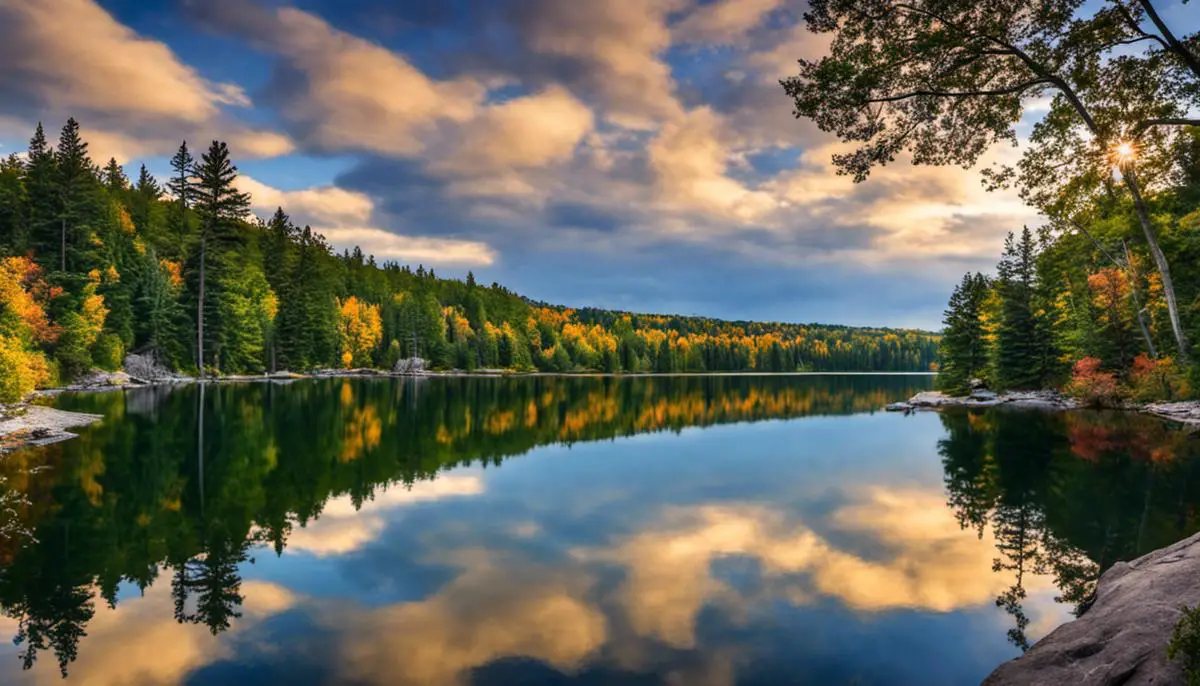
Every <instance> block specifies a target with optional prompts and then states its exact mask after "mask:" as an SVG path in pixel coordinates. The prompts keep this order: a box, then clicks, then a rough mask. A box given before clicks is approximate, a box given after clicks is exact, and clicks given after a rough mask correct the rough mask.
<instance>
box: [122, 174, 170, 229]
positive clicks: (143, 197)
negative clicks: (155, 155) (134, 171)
mask: <svg viewBox="0 0 1200 686" xmlns="http://www.w3.org/2000/svg"><path fill="white" fill-rule="evenodd" d="M162 195H163V190H162V187H160V186H159V185H158V181H156V180H155V178H154V177H153V176H151V175H150V172H148V171H146V165H144V164H143V165H142V168H141V170H140V171H139V172H138V179H137V183H136V184H135V185H134V187H133V192H132V193H131V194H130V206H129V218H130V219H131V220H133V225H134V227H135V228H137V230H138V233H140V234H142V235H143V236H145V237H147V238H150V239H152V240H153V239H156V238H158V237H159V228H158V227H157V226H155V221H154V216H155V210H156V209H157V206H158V202H159V200H161V199H162ZM156 244H157V241H156Z"/></svg>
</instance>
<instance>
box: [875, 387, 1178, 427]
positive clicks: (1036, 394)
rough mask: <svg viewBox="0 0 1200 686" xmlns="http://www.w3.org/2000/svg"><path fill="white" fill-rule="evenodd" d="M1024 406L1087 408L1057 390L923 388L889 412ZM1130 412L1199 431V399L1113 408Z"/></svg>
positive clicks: (892, 405)
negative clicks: (964, 392)
mask: <svg viewBox="0 0 1200 686" xmlns="http://www.w3.org/2000/svg"><path fill="white" fill-rule="evenodd" d="M1000 405H1004V406H1009V407H1025V408H1031V409H1041V410H1077V409H1084V406H1083V405H1080V404H1079V403H1078V402H1076V401H1075V399H1074V398H1069V397H1067V396H1064V395H1062V394H1061V393H1059V392H1057V391H1008V392H1004V393H995V392H992V391H987V390H977V391H973V392H972V393H971V394H970V395H965V396H952V395H946V394H945V393H942V392H941V391H923V392H921V393H918V394H916V395H914V396H913V397H911V398H909V399H908V400H905V401H901V402H895V403H892V404H890V405H888V406H887V407H886V408H884V409H886V410H887V411H888V412H905V413H908V412H915V411H919V410H937V409H941V408H943V407H996V406H1000ZM1112 409H1117V410H1123V411H1128V412H1141V413H1142V414H1148V415H1152V416H1154V417H1159V418H1160V419H1166V420H1169V421H1173V422H1178V423H1180V424H1183V425H1185V426H1186V427H1188V428H1189V429H1193V428H1194V429H1198V430H1200V401H1195V400H1181V401H1178V402H1166V403H1147V404H1144V405H1139V404H1127V405H1124V406H1122V407H1118V408H1112Z"/></svg>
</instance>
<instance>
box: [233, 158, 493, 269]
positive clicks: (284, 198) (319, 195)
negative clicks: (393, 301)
mask: <svg viewBox="0 0 1200 686" xmlns="http://www.w3.org/2000/svg"><path fill="white" fill-rule="evenodd" d="M236 183H237V186H238V188H239V189H240V190H241V191H243V192H246V193H249V194H250V198H251V207H252V208H253V209H254V210H255V211H256V212H258V214H259V216H260V217H262V218H263V219H266V218H268V217H269V216H270V215H271V214H273V213H274V212H275V209H276V208H278V207H282V208H283V209H284V211H285V212H287V213H288V214H289V216H290V217H291V218H292V221H293V222H296V223H297V224H298V225H300V226H304V225H310V226H312V228H313V230H315V231H317V232H318V233H320V234H322V235H324V236H325V238H326V239H327V240H328V241H329V242H330V244H331V245H333V246H334V247H335V248H338V249H351V248H353V247H354V246H358V247H360V248H362V250H363V252H364V253H366V254H368V255H374V256H375V257H376V258H378V259H381V260H382V259H390V260H398V261H401V262H411V263H414V264H416V263H423V264H432V265H439V264H446V265H488V264H491V263H492V262H494V261H495V259H496V252H495V251H494V250H493V249H492V248H490V247H488V245H487V244H485V243H482V242H479V241H470V240H456V239H452V238H435V237H427V236H409V235H401V234H397V233H393V232H391V231H388V230H386V229H383V228H379V227H377V226H373V225H372V223H371V222H372V220H373V219H374V216H375V203H374V201H372V199H371V198H370V196H368V195H366V194H364V193H359V192H356V191H351V190H346V189H344V188H340V187H338V186H318V187H315V188H305V189H301V190H295V191H284V190H280V189H278V188H273V187H271V186H268V185H267V184H264V183H262V182H261V181H258V180H256V179H254V178H252V177H249V176H246V175H244V174H243V175H241V176H239V177H238V179H237V182H236Z"/></svg>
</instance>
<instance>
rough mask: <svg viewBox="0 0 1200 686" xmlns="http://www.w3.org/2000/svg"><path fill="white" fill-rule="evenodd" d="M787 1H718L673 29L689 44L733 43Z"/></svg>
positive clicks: (699, 10) (693, 13)
mask: <svg viewBox="0 0 1200 686" xmlns="http://www.w3.org/2000/svg"><path fill="white" fill-rule="evenodd" d="M784 2H785V0H717V1H716V2H710V3H708V4H704V5H700V6H699V7H697V8H696V9H695V10H693V11H692V12H691V13H690V14H688V15H687V16H686V17H685V18H684V19H683V20H682V21H680V22H679V23H678V24H676V25H675V26H674V28H672V30H671V33H672V34H673V36H674V37H675V38H676V39H677V40H679V41H682V42H686V43H729V42H733V41H736V40H737V39H739V38H741V37H742V36H743V35H745V34H746V33H747V32H748V31H750V30H751V29H753V28H755V27H756V26H758V25H759V23H760V22H762V21H763V19H764V18H765V17H766V15H767V14H769V13H770V12H771V11H773V10H775V9H777V8H779V7H780V6H781V5H782V4H783V3H784Z"/></svg>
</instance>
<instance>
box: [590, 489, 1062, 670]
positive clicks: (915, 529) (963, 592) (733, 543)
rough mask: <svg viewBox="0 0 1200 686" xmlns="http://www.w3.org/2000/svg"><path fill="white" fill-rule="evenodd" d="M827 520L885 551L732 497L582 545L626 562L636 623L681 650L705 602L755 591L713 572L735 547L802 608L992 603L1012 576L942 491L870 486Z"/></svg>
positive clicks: (771, 590)
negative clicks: (995, 566)
mask: <svg viewBox="0 0 1200 686" xmlns="http://www.w3.org/2000/svg"><path fill="white" fill-rule="evenodd" d="M830 521H831V523H832V525H833V526H834V528H835V529H837V530H840V531H842V532H845V533H850V534H853V535H856V536H863V537H866V538H867V539H868V540H871V541H872V542H873V543H874V544H875V546H877V547H881V548H882V549H883V550H884V551H885V552H884V553H883V554H882V556H880V557H875V558H867V557H864V556H862V555H860V554H858V553H856V552H851V551H849V550H845V549H844V548H842V547H840V546H838V545H837V544H835V543H833V542H832V540H831V539H829V538H826V537H824V536H822V535H821V534H819V533H818V532H817V531H816V530H815V529H813V528H811V527H809V526H806V525H804V524H803V523H802V522H797V521H795V520H794V519H793V518H791V517H789V516H787V515H786V514H785V513H783V512H781V511H778V510H775V509H772V508H768V507H764V506H759V505H737V504H733V505H702V506H695V507H688V508H678V509H675V510H672V511H670V512H668V513H667V515H666V517H665V519H664V521H663V522H662V523H660V524H659V525H658V526H656V527H652V528H650V529H648V530H646V531H643V532H641V533H638V534H635V535H633V536H631V537H630V538H628V539H626V540H624V541H620V542H618V543H617V544H616V545H615V546H613V547H610V548H603V549H588V550H580V551H577V553H576V554H577V555H578V556H579V557H580V558H582V559H585V560H586V559H601V560H610V561H615V562H618V563H621V564H623V565H625V567H626V570H627V574H626V577H625V581H624V583H623V584H622V586H621V587H620V588H619V589H618V590H617V591H616V599H617V601H618V602H619V603H620V604H621V606H622V607H623V608H624V611H625V613H626V615H627V616H628V618H629V621H630V622H631V624H632V626H633V628H634V629H635V630H636V631H638V632H639V633H640V634H642V635H645V636H652V637H654V638H657V639H659V640H662V641H664V642H667V643H669V644H671V645H673V646H675V647H678V648H691V647H694V646H695V644H696V635H695V624H696V618H697V616H698V614H699V612H700V610H701V609H703V608H704V607H705V606H707V605H709V604H714V603H715V604H718V605H722V606H724V607H727V608H733V609H734V610H736V611H740V612H745V611H747V610H746V607H745V605H746V603H747V602H749V601H751V600H752V599H750V598H747V597H745V596H743V595H742V594H741V593H740V592H739V591H737V590H735V589H733V588H732V587H730V586H729V585H728V583H727V582H725V581H722V580H719V579H717V578H716V577H715V576H714V575H713V573H712V563H713V561H714V560H717V559H720V558H722V557H727V556H732V555H738V556H749V557H752V558H754V559H756V560H758V561H759V562H760V563H761V565H762V573H763V576H764V578H765V586H764V588H765V589H766V591H765V592H764V593H765V595H764V597H765V598H766V599H768V600H778V599H780V598H783V599H787V600H789V601H790V602H792V603H794V604H802V605H803V604H810V603H812V602H814V601H815V600H816V599H817V598H819V597H821V596H827V597H833V598H836V599H837V600H838V601H839V602H841V603H842V604H844V605H846V606H847V607H849V608H851V609H853V610H856V611H859V612H880V611H885V610H893V609H902V608H910V609H919V610H924V611H933V612H949V611H953V610H961V609H967V608H972V607H986V606H988V605H990V604H991V602H992V601H993V599H994V598H995V597H996V595H997V594H998V593H1000V592H1001V591H1003V590H1004V589H1006V588H1007V587H1008V586H1009V585H1010V584H1012V579H1011V578H1010V577H1009V576H1006V575H1005V574H998V573H993V572H992V559H993V557H994V556H995V550H996V548H995V545H996V541H995V539H994V538H993V537H992V534H991V532H990V531H987V532H985V535H984V536H983V537H982V539H980V538H977V537H976V534H975V532H974V531H972V530H963V529H962V528H961V527H960V526H959V524H958V522H957V521H956V520H955V518H954V515H953V513H952V512H950V511H949V510H948V509H947V508H946V507H945V504H944V502H943V496H942V494H941V493H940V492H938V491H924V490H910V491H899V490H890V489H886V488H872V489H868V490H866V491H865V492H864V493H862V494H861V495H860V497H859V499H858V500H856V501H854V502H851V503H850V504H848V505H847V506H845V507H843V508H841V509H839V510H837V511H835V512H834V513H833V514H832V515H831V517H830ZM1025 584H1026V588H1027V590H1029V591H1031V592H1033V593H1038V592H1040V591H1047V590H1049V589H1052V588H1053V586H1052V581H1051V580H1050V579H1049V578H1047V577H1036V576H1033V575H1027V576H1026V578H1025ZM1048 624H1049V622H1043V625H1048Z"/></svg>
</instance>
